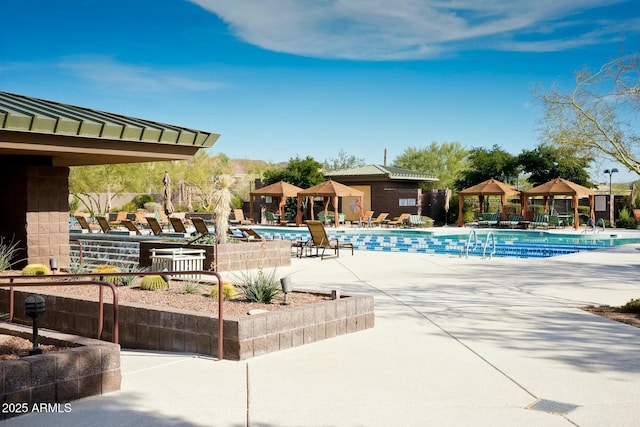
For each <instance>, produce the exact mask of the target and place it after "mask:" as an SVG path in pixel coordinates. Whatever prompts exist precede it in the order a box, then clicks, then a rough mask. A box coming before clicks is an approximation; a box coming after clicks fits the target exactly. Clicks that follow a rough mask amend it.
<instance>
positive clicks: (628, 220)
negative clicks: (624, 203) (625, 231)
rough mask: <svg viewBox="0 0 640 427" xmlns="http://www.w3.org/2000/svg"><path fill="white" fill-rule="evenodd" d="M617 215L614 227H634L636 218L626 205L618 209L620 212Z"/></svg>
mask: <svg viewBox="0 0 640 427" xmlns="http://www.w3.org/2000/svg"><path fill="white" fill-rule="evenodd" d="M618 215H619V216H618V219H617V220H616V228H636V220H635V219H634V218H633V216H632V215H631V212H629V209H627V208H626V207H625V208H622V209H620V213H619V214H618Z"/></svg>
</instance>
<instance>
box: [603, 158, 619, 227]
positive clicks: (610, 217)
mask: <svg viewBox="0 0 640 427" xmlns="http://www.w3.org/2000/svg"><path fill="white" fill-rule="evenodd" d="M616 172H618V169H616V168H613V169H605V170H604V173H608V174H609V224H611V226H612V227H613V193H612V192H611V175H613V174H614V173H616Z"/></svg>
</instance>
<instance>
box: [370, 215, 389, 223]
mask: <svg viewBox="0 0 640 427" xmlns="http://www.w3.org/2000/svg"><path fill="white" fill-rule="evenodd" d="M388 216H389V213H388V212H383V213H381V214H380V215H378V216H377V217H376V218H375V219H372V220H371V225H378V226H380V225H382V224H384V223H385V221H386V220H387V217H388Z"/></svg>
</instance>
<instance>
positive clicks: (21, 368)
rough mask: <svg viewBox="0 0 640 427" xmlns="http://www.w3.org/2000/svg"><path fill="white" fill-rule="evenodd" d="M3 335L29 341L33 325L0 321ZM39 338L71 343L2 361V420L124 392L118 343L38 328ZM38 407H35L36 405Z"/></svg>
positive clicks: (65, 408) (0, 371)
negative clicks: (80, 400)
mask: <svg viewBox="0 0 640 427" xmlns="http://www.w3.org/2000/svg"><path fill="white" fill-rule="evenodd" d="M0 334H4V335H13V336H17V337H20V338H24V339H29V340H30V339H31V337H32V331H31V327H26V326H21V325H15V324H8V323H0ZM38 342H39V343H41V344H53V345H56V346H63V347H72V348H69V349H65V350H58V351H52V352H48V353H43V354H38V355H33V356H26V357H22V358H20V359H17V360H4V361H1V362H0V377H1V379H2V380H1V382H0V383H1V384H2V388H1V390H2V393H1V394H2V397H1V398H0V402H2V403H3V404H4V405H5V406H4V407H3V411H2V415H1V416H0V419H6V418H11V417H14V416H18V415H21V414H23V413H29V412H32V411H34V410H38V409H39V408H42V407H43V406H44V407H46V408H47V410H49V411H51V410H56V411H58V412H59V411H68V410H70V406H69V405H65V404H66V403H68V402H70V401H72V400H77V399H80V398H83V397H87V396H94V395H100V394H104V393H108V392H112V391H116V390H120V382H121V374H120V346H119V345H117V344H113V343H109V342H105V341H100V340H95V339H90V338H84V337H78V336H73V335H66V334H61V333H57V332H54V331H49V330H44V329H40V330H39V334H38ZM34 408H35V409H34ZM52 408H53V409H52Z"/></svg>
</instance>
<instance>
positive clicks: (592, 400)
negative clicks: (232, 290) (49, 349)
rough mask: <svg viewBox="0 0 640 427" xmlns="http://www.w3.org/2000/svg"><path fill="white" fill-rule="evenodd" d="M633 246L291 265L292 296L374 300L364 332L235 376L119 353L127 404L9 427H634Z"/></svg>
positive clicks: (244, 367) (639, 345)
mask: <svg viewBox="0 0 640 427" xmlns="http://www.w3.org/2000/svg"><path fill="white" fill-rule="evenodd" d="M636 246H637V245H635V246H634V245H629V246H625V247H618V248H614V249H607V250H603V251H594V252H589V253H582V254H575V255H569V256H564V257H556V258H552V259H540V260H521V259H492V260H482V259H478V258H472V259H465V258H458V257H448V256H442V255H424V254H407V253H402V254H400V253H379V252H356V254H355V255H354V256H353V257H352V256H351V255H348V254H346V253H345V254H343V255H342V256H341V257H340V258H339V259H331V260H324V261H321V260H320V259H312V258H307V259H294V260H293V261H292V266H291V267H290V268H286V269H280V270H279V273H280V274H281V275H284V274H286V273H288V272H295V273H294V274H293V276H292V279H293V281H294V286H295V287H297V288H304V289H314V290H318V289H319V290H325V291H330V290H331V289H339V290H341V291H342V292H343V293H349V292H360V293H367V294H372V295H374V296H375V301H376V326H375V328H373V329H370V330H367V331H363V332H358V333H355V334H351V335H346V336H341V337H337V338H333V339H330V340H326V341H322V342H318V343H314V344H310V345H305V346H302V347H297V348H294V349H291V350H287V351H282V352H278V353H274V354H269V355H265V356H260V357H257V358H254V359H251V360H248V361H244V362H231V361H216V360H213V359H209V358H205V357H197V356H191V355H183V354H171V353H147V352H138V351H127V350H125V351H123V352H122V371H123V380H122V390H121V391H119V392H115V393H111V394H108V395H105V396H101V397H92V398H87V399H83V400H80V401H76V402H72V403H71V412H69V413H60V414H51V413H48V414H44V413H40V414H30V415H26V416H23V417H20V418H16V419H12V420H9V421H5V422H4V423H1V424H4V425H6V426H34V425H64V426H84V427H86V426H151V425H156V426H159V425H163V426H164V425H185V426H573V425H578V426H637V425H639V423H640V356H639V355H640V329H637V328H633V327H631V326H627V325H624V324H620V323H617V322H614V321H610V320H607V319H603V318H600V317H598V316H595V315H592V314H590V313H587V312H584V311H582V310H580V309H578V308H576V307H578V306H584V305H589V304H594V305H600V304H609V305H621V304H624V303H626V302H627V301H628V300H629V299H631V298H640V282H639V280H638V278H639V277H640V252H639V251H638V250H636V249H635V247H636Z"/></svg>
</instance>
